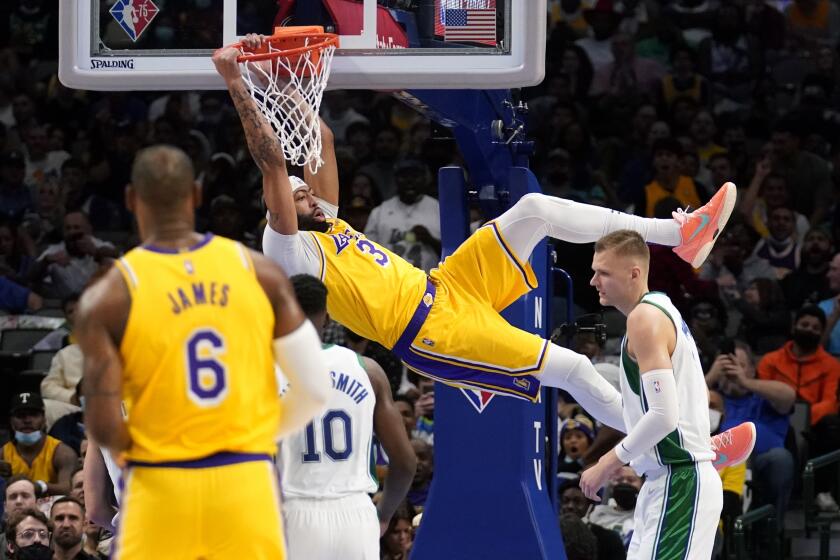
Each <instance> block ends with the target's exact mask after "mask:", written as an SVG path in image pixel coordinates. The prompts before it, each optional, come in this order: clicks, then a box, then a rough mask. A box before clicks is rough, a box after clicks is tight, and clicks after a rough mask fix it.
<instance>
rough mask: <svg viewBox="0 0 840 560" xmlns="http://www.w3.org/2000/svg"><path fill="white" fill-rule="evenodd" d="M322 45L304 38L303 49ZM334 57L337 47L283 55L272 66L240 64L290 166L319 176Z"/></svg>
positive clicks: (265, 62) (272, 49)
mask: <svg viewBox="0 0 840 560" xmlns="http://www.w3.org/2000/svg"><path fill="white" fill-rule="evenodd" d="M321 41H323V39H320V38H309V37H305V38H301V45H300V46H305V47H308V46H310V45H313V44H315V43H318V42H321ZM267 46H268V52H269V53H281V52H282V51H283V50H284V49H280V48H277V47H275V46H274V45H272V44H271V43H268V44H267ZM334 53H335V46H334V45H328V46H326V47H323V48H320V47H316V48H314V49H313V50H307V51H305V52H302V53H296V54H293V55H291V56H286V55H284V54H278V55H277V56H276V57H274V58H271V59H268V60H261V61H248V60H246V61H243V62H241V63H240V68H241V71H242V77H243V79H244V80H245V84H246V85H247V86H248V89H249V91H250V92H251V97H252V98H253V99H254V101H255V102H256V103H257V106H258V107H259V108H260V110H261V111H262V112H263V114H264V115H265V116H266V117H267V118H268V120H269V122H270V123H271V126H272V128H273V129H274V132H275V134H277V137H278V138H279V139H280V145H281V146H282V147H283V154H284V156H285V157H286V160H287V161H289V162H290V163H292V165H299V166H304V165H306V166H308V167H309V169H310V171H312V172H313V173H315V172H316V171H317V170H318V168H319V167H320V166H321V164H322V163H323V160H322V159H321V129H320V126H319V122H318V108H319V107H320V106H321V99H322V97H323V95H324V89H325V88H326V86H327V80H328V79H329V76H330V65H331V62H332V57H333V54H334Z"/></svg>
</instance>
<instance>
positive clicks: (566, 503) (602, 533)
mask: <svg viewBox="0 0 840 560" xmlns="http://www.w3.org/2000/svg"><path fill="white" fill-rule="evenodd" d="M625 468H626V469H630V467H625ZM632 470H633V469H630V471H631V472H632ZM640 486H641V484H640ZM558 494H560V515H561V516H562V515H574V516H575V517H576V518H578V519H580V520H581V521H583V522H584V524H585V525H586V527H587V528H588V529H589V531H590V532H591V533H592V535H593V536H594V537H595V540H596V542H597V543H598V546H597V550H598V554H597V556H595V557H592V556H589V557H588V558H590V559H591V560H621V559H623V558H624V557H625V551H624V544H623V543H622V542H621V536H620V535H619V534H618V533H617V532H615V531H613V530H612V529H608V528H605V527H602V526H601V525H598V524H595V523H592V522H591V520H589V521H587V520H586V515H587V513H589V511H590V508H591V507H592V501H591V500H590V499H589V498H587V497H586V496H584V494H583V492H582V491H581V489H580V488H579V487H578V486H577V480H571V481H567V482H566V483H564V484H563V485H561V486H560V488H559V490H558ZM632 522H633V517H632V513H631V517H630V523H631V526H632ZM564 537H565V533H564Z"/></svg>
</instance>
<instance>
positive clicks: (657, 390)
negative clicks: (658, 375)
mask: <svg viewBox="0 0 840 560" xmlns="http://www.w3.org/2000/svg"><path fill="white" fill-rule="evenodd" d="M653 392H654V393H661V392H662V389H661V388H660V387H659V381H654V382H653Z"/></svg>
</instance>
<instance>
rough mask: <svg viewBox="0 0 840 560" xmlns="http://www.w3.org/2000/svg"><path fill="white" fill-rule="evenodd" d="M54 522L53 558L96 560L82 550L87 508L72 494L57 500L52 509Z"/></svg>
mask: <svg viewBox="0 0 840 560" xmlns="http://www.w3.org/2000/svg"><path fill="white" fill-rule="evenodd" d="M50 519H51V521H52V524H53V546H54V547H55V553H54V555H53V560H94V557H93V556H91V555H89V554H87V553H86V552H85V551H83V550H82V536H83V535H84V530H85V508H84V506H82V503H81V502H80V501H79V500H77V499H76V498H74V497H72V496H64V497H63V498H59V499H58V500H56V501H55V502H54V503H53V505H52V509H51V510H50Z"/></svg>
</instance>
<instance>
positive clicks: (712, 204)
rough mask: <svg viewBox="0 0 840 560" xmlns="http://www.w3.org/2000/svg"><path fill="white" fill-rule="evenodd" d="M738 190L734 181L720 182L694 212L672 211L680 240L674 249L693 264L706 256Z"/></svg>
mask: <svg viewBox="0 0 840 560" xmlns="http://www.w3.org/2000/svg"><path fill="white" fill-rule="evenodd" d="M737 196H738V193H737V190H736V189H735V184H734V183H724V185H723V186H722V187H721V188H720V189H719V190H718V192H716V193H715V196H713V197H712V199H711V200H710V201H709V202H707V203H706V204H705V205H703V206H702V207H700V208H698V209H697V210H695V211H694V212H683V211H682V210H679V211H677V212H674V214H673V216H674V219H675V220H676V221H677V222H679V224H680V238H681V239H682V243H680V244H679V245H677V246H676V247H674V252H675V253H676V254H677V255H679V256H680V258H682V260H684V261H685V262H687V263H688V264H690V265H691V266H693V267H694V268H700V265H702V264H703V262H704V261H705V260H706V257H708V256H709V253H710V252H711V251H712V247H714V245H715V240H717V238H718V235H720V232H721V231H723V228H724V226H725V225H726V222H727V221H728V220H729V215H730V214H732V209H733V208H735V199H736V198H737Z"/></svg>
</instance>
